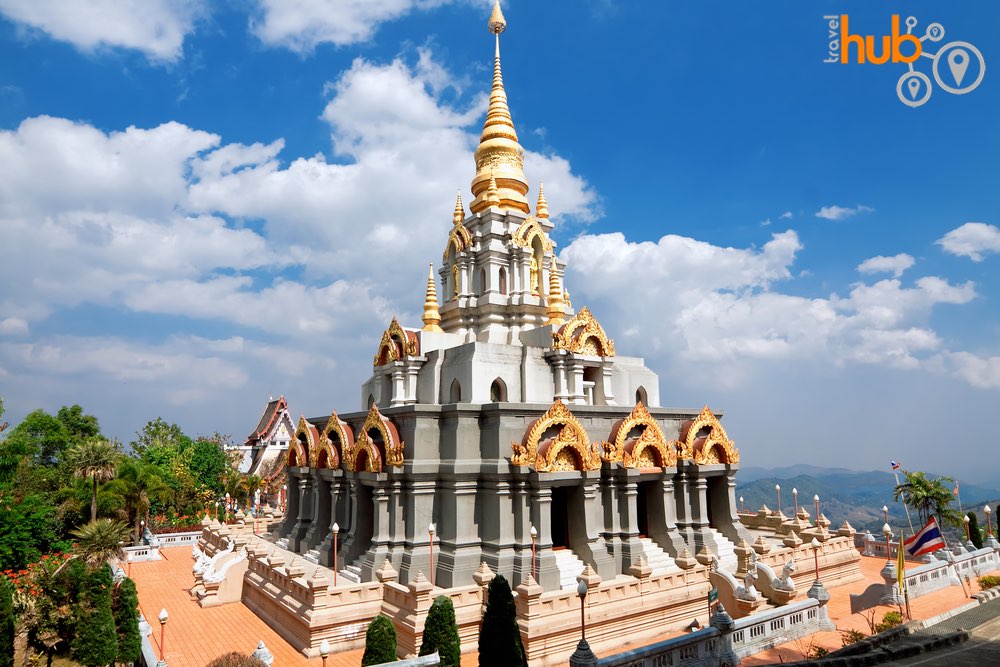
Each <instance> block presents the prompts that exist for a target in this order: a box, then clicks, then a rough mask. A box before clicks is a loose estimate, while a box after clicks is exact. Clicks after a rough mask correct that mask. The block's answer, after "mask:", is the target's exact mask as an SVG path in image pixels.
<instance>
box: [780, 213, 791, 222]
mask: <svg viewBox="0 0 1000 667" xmlns="http://www.w3.org/2000/svg"><path fill="white" fill-rule="evenodd" d="M778 217H779V218H780V219H781V220H791V219H792V212H791V211H785V212H784V213H782V214H781V215H780V216H778Z"/></svg>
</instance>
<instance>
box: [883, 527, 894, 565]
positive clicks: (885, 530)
mask: <svg viewBox="0 0 1000 667" xmlns="http://www.w3.org/2000/svg"><path fill="white" fill-rule="evenodd" d="M882 533H883V534H884V535H885V559H886V561H888V562H892V553H891V552H892V547H891V546H890V545H889V538H890V537H892V528H890V527H889V524H888V523H887V524H885V525H884V526H882Z"/></svg>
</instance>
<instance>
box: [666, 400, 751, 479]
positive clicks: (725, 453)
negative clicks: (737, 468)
mask: <svg viewBox="0 0 1000 667" xmlns="http://www.w3.org/2000/svg"><path fill="white" fill-rule="evenodd" d="M676 444H677V446H678V449H679V451H680V452H681V458H687V459H694V462H695V463H697V464H698V465H706V464H711V463H730V464H734V463H739V462H740V451H739V450H738V449H736V445H735V444H734V443H733V441H732V440H730V439H729V436H728V435H726V429H725V428H723V427H722V424H720V423H719V420H718V418H717V417H716V416H715V415H714V414H713V413H712V411H711V410H709V409H708V406H707V405H706V406H705V407H704V408H702V410H701V414H699V415H698V417H697V418H696V419H690V420H688V421H686V422H684V423H683V424H682V425H681V432H680V440H679V441H678V442H677V443H676Z"/></svg>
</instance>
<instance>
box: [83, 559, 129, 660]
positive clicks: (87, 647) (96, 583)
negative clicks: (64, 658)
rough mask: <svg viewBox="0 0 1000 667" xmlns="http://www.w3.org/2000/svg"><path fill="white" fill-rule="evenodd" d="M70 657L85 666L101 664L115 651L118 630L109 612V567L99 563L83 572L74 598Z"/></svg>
mask: <svg viewBox="0 0 1000 667" xmlns="http://www.w3.org/2000/svg"><path fill="white" fill-rule="evenodd" d="M71 647H72V650H73V659H74V660H76V661H77V662H79V663H82V664H83V665H85V666H86V667H104V666H105V665H109V664H111V661H112V660H114V659H115V658H116V657H117V655H118V634H117V633H116V632H115V619H114V616H113V615H112V613H111V568H110V567H108V566H104V567H100V568H97V569H96V570H94V571H93V572H91V573H90V574H89V575H87V578H86V580H85V582H84V586H83V590H82V591H81V595H80V598H79V599H78V600H77V622H76V636H75V637H74V638H73V643H72V646H71Z"/></svg>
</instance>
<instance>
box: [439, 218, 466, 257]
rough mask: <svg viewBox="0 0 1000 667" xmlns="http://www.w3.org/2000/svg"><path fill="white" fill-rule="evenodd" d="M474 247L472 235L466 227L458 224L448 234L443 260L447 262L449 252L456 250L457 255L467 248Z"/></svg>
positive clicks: (442, 254) (442, 255)
mask: <svg viewBox="0 0 1000 667" xmlns="http://www.w3.org/2000/svg"><path fill="white" fill-rule="evenodd" d="M471 245H472V233H471V232H469V230H468V229H466V228H465V225H463V224H458V225H455V226H454V227H452V228H451V231H450V232H448V242H447V243H446V244H445V246H444V252H443V253H441V259H442V260H447V259H448V255H449V251H450V250H451V249H452V248H454V249H455V254H456V255H457V254H458V253H460V252H462V251H464V250H465V249H466V248H468V247H470V246H471Z"/></svg>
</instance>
